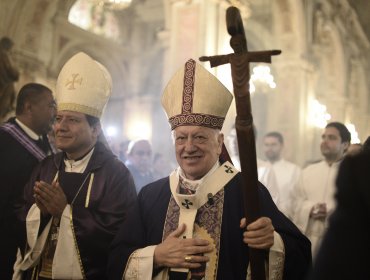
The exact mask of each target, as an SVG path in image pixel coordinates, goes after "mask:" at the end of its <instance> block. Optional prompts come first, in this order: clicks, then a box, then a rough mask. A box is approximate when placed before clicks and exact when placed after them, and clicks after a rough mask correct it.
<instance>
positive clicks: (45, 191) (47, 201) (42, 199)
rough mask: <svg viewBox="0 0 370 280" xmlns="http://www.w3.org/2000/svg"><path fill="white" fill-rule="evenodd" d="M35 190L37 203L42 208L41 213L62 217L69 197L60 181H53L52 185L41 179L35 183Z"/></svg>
mask: <svg viewBox="0 0 370 280" xmlns="http://www.w3.org/2000/svg"><path fill="white" fill-rule="evenodd" d="M33 190H34V197H35V202H36V205H37V206H38V207H39V208H40V211H41V213H42V214H43V215H45V214H50V215H52V216H53V217H57V218H60V217H61V215H62V213H63V211H64V209H65V207H66V205H67V198H66V196H65V194H64V192H63V190H62V188H61V187H60V185H59V183H58V182H53V183H52V184H51V185H50V184H48V183H46V182H44V181H39V182H36V183H35V187H34V189H33Z"/></svg>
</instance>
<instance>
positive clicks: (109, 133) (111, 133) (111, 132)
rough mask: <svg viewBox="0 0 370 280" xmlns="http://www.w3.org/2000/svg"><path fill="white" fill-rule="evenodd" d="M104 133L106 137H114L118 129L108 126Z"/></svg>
mask: <svg viewBox="0 0 370 280" xmlns="http://www.w3.org/2000/svg"><path fill="white" fill-rule="evenodd" d="M106 133H107V136H108V137H115V136H117V133H118V129H117V128H116V127H115V126H108V127H107V130H106Z"/></svg>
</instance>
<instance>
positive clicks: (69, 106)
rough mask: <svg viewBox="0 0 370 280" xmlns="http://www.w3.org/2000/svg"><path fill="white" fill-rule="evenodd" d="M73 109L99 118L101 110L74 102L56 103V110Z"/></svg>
mask: <svg viewBox="0 0 370 280" xmlns="http://www.w3.org/2000/svg"><path fill="white" fill-rule="evenodd" d="M64 110H67V111H74V112H79V113H83V114H87V115H90V116H93V117H97V118H100V116H101V114H102V111H101V110H98V109H96V108H91V107H88V106H85V105H81V104H76V103H60V104H58V111H64Z"/></svg>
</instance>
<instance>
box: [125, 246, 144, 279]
mask: <svg viewBox="0 0 370 280" xmlns="http://www.w3.org/2000/svg"><path fill="white" fill-rule="evenodd" d="M139 251H140V249H138V250H136V251H134V252H132V253H131V255H130V257H129V258H128V261H127V263H126V266H125V271H124V272H123V274H122V280H124V279H139V259H138V258H137V255H138V252H139ZM126 273H127V275H126Z"/></svg>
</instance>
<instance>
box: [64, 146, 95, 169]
mask: <svg viewBox="0 0 370 280" xmlns="http://www.w3.org/2000/svg"><path fill="white" fill-rule="evenodd" d="M94 149H95V147H94V148H92V149H91V151H90V152H88V153H87V155H86V156H84V157H83V158H82V159H79V160H73V159H67V158H65V159H64V164H65V166H66V168H65V170H64V171H65V172H74V173H84V171H85V169H86V167H87V164H88V163H89V161H90V158H91V156H92V154H93V152H94Z"/></svg>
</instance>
